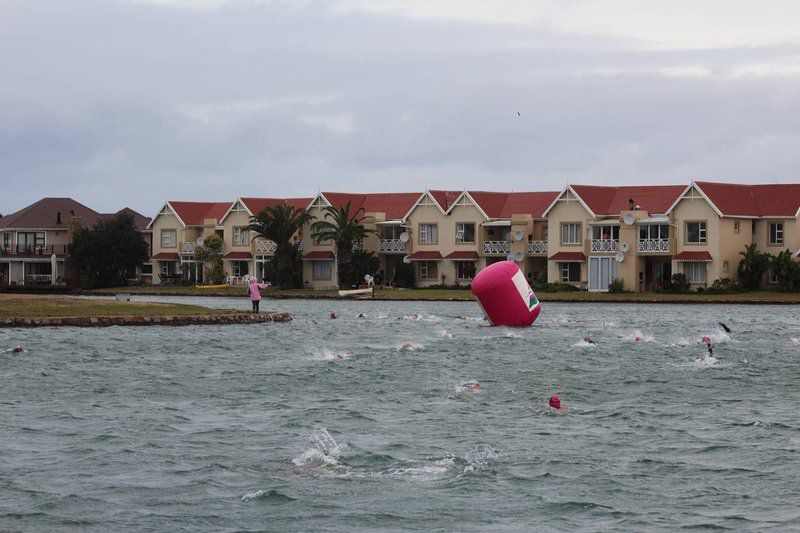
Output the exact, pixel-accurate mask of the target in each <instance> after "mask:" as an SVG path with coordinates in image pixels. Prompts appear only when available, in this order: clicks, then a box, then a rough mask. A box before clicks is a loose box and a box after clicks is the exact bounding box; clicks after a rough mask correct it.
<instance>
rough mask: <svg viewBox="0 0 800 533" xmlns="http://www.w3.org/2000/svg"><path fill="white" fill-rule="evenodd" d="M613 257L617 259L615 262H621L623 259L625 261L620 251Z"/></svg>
mask: <svg viewBox="0 0 800 533" xmlns="http://www.w3.org/2000/svg"><path fill="white" fill-rule="evenodd" d="M614 259H616V260H617V263H622V262H623V261H625V254H623V253H622V252H620V253H618V254H617V256H616V257H615V258H614Z"/></svg>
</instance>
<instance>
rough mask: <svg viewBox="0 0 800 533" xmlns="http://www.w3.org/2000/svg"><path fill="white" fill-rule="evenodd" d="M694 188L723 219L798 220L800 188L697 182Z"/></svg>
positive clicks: (792, 184)
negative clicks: (777, 218) (779, 218)
mask: <svg viewBox="0 0 800 533" xmlns="http://www.w3.org/2000/svg"><path fill="white" fill-rule="evenodd" d="M694 185H695V186H696V187H697V188H698V189H699V190H700V192H702V193H703V194H704V195H705V196H706V198H708V200H709V202H711V203H712V204H713V206H714V207H715V208H716V209H717V211H719V212H720V213H721V214H722V215H723V216H728V217H736V216H741V217H795V216H797V214H798V210H800V184H797V183H785V184H765V185H743V184H739V183H716V182H709V181H696V182H694Z"/></svg>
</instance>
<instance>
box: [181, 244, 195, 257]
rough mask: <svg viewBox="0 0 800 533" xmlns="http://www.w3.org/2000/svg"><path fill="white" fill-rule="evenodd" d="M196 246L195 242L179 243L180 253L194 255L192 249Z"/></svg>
mask: <svg viewBox="0 0 800 533" xmlns="http://www.w3.org/2000/svg"><path fill="white" fill-rule="evenodd" d="M195 248H197V243H196V242H184V243H181V253H182V254H189V255H194V249H195Z"/></svg>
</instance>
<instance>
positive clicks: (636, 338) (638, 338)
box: [633, 335, 642, 342]
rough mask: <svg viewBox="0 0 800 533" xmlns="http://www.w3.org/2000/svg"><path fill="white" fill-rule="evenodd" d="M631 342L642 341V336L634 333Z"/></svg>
mask: <svg viewBox="0 0 800 533" xmlns="http://www.w3.org/2000/svg"><path fill="white" fill-rule="evenodd" d="M633 342H642V338H641V337H640V336H639V335H636V336H635V337H634V338H633Z"/></svg>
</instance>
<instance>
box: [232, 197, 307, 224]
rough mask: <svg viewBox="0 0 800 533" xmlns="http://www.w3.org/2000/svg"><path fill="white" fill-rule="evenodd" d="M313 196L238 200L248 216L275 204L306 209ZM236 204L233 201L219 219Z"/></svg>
mask: <svg viewBox="0 0 800 533" xmlns="http://www.w3.org/2000/svg"><path fill="white" fill-rule="evenodd" d="M312 200H313V198H239V199H238V201H239V202H241V203H242V205H243V206H244V208H245V209H246V210H247V213H248V214H249V215H250V216H254V215H256V214H257V213H260V212H261V211H263V210H264V209H266V208H268V207H274V206H276V205H282V204H286V205H290V206H292V207H294V208H295V209H306V208H308V205H309V204H310V203H311V202H312ZM235 205H236V202H233V203H232V204H231V205H230V207H229V208H228V210H227V211H226V212H225V214H224V215H223V216H222V218H221V219H220V222H222V221H224V220H225V219H226V218H228V213H230V212H231V210H232V209H233V207H234V206H235Z"/></svg>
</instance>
